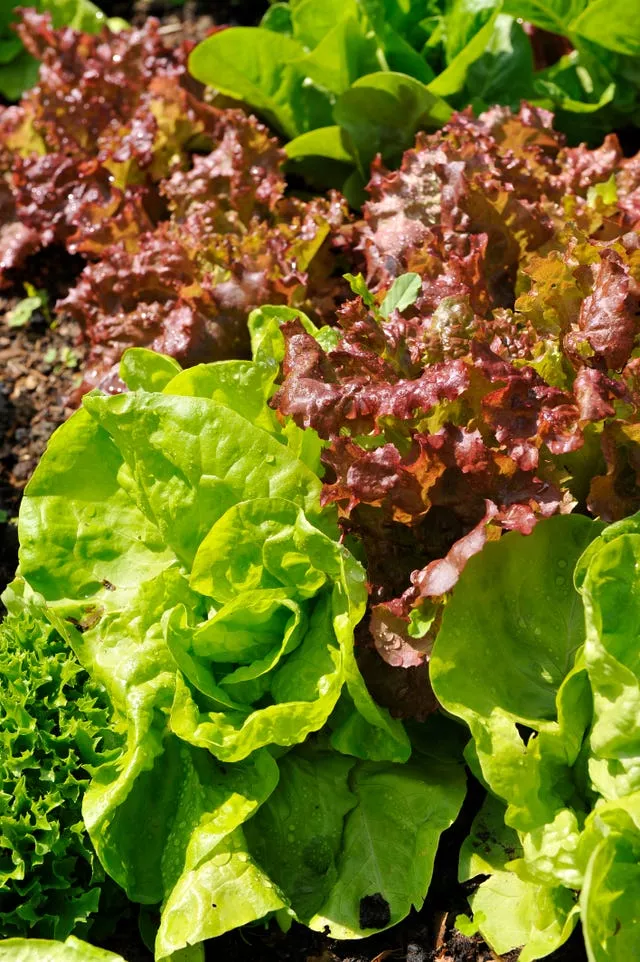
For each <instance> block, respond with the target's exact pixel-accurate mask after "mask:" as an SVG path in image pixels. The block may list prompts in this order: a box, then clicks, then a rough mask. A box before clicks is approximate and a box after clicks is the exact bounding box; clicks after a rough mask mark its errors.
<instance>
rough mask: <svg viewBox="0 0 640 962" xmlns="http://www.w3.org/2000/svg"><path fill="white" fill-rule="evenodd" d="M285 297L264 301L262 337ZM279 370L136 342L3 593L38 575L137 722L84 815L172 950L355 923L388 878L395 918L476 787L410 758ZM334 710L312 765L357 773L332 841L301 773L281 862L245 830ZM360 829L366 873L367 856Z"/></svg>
mask: <svg viewBox="0 0 640 962" xmlns="http://www.w3.org/2000/svg"><path fill="white" fill-rule="evenodd" d="M272 320H273V319H267V321H268V323H265V324H264V325H263V326H262V327H260V324H259V323H258V322H256V330H258V329H260V330H261V336H262V339H263V343H264V345H266V343H267V341H268V340H272V341H274V342H276V341H277V331H276V330H275V329H273V328H272V327H270V326H269V325H270V324H271V321H272ZM265 338H266V339H267V340H264V339H265ZM256 339H257V340H259V337H258V335H257V334H256ZM257 354H258V355H260V350H259V348H257ZM276 370H277V367H276V365H275V364H274V363H273V362H270V361H269V359H268V351H267V350H266V347H265V349H264V350H263V352H262V359H261V360H260V362H259V363H257V362H221V363H220V364H212V365H201V366H199V367H197V368H194V369H192V370H190V371H184V372H177V371H176V370H175V367H174V365H173V362H170V361H168V360H167V359H166V358H158V357H157V356H155V355H153V354H151V353H150V352H144V351H132V352H131V353H130V354H128V355H125V359H124V361H123V365H122V373H123V376H124V377H125V378H128V379H129V381H130V383H131V384H132V385H135V388H136V389H135V390H133V391H131V392H130V393H129V394H125V395H120V396H113V397H107V396H101V395H97V394H94V395H90V396H88V397H86V398H85V401H84V404H83V408H82V409H81V410H80V411H79V412H78V413H77V414H75V415H74V416H73V417H72V418H71V419H70V420H69V421H68V422H67V424H65V425H64V426H63V427H62V428H60V429H59V430H58V432H56V434H55V435H54V437H53V438H52V439H51V442H50V444H49V447H48V450H47V452H46V454H45V456H44V458H43V459H42V462H41V464H40V466H39V467H38V469H37V470H36V472H35V474H34V477H33V479H32V481H31V482H30V484H29V486H28V490H27V491H26V493H25V498H24V501H23V506H22V511H21V519H20V536H21V551H20V568H19V577H18V580H17V581H16V584H15V587H14V589H13V593H9V595H8V596H7V599H8V602H9V604H10V605H11V604H13V605H14V606H17V605H18V600H17V593H18V591H19V590H22V591H23V592H24V593H25V595H26V596H35V595H39V596H40V598H41V599H42V601H43V602H44V603H45V604H46V613H47V617H48V618H49V620H50V621H51V623H52V624H53V625H54V626H55V628H56V629H57V630H58V631H59V632H60V634H61V635H62V636H63V637H64V638H65V640H66V642H67V643H68V644H69V645H70V646H71V647H72V648H73V649H74V651H75V653H76V655H77V657H78V658H79V660H80V662H81V664H82V665H83V666H84V667H85V668H86V669H87V670H88V671H89V672H90V674H91V676H92V678H93V679H95V681H96V682H97V683H99V684H101V685H103V686H104V688H105V690H106V692H107V693H108V696H109V699H110V702H111V704H112V706H113V710H114V722H115V724H117V725H118V726H119V727H120V728H121V729H123V730H124V731H125V732H126V744H124V746H123V748H122V749H121V750H120V752H119V754H118V755H117V757H115V758H114V759H113V760H110V761H109V762H108V763H107V764H104V765H103V766H101V767H99V768H98V769H97V770H96V772H95V774H94V778H93V780H92V783H91V786H90V788H89V790H88V792H87V794H86V796H85V801H84V806H83V815H84V820H85V823H86V826H87V828H88V831H89V834H90V837H91V840H92V842H93V844H94V846H95V849H96V851H97V853H98V855H99V857H100V860H101V862H102V864H103V865H104V867H105V868H106V870H107V871H108V872H109V874H110V875H111V876H112V877H113V878H114V879H115V880H116V881H117V882H118V883H119V884H120V885H121V886H122V887H123V888H124V889H125V890H126V892H127V894H128V895H129V897H130V898H132V899H134V900H135V901H139V902H143V903H148V904H154V903H158V902H160V903H162V906H163V907H162V915H161V922H160V928H159V931H158V936H157V941H156V956H157V958H158V959H163V958H169V957H170V956H172V955H173V953H176V952H179V951H181V950H182V949H184V948H185V947H186V946H187V945H196V944H197V943H200V942H202V941H203V940H205V939H208V938H212V937H215V936H216V935H219V934H221V933H222V932H224V931H226V930H228V929H229V928H233V927H235V926H237V925H242V924H245V923H247V922H250V921H253V920H255V919H258V918H262V917H264V916H265V915H268V914H270V913H274V912H281V913H282V912H284V913H285V914H289V915H291V916H293V917H295V918H299V919H301V920H302V921H305V922H307V924H310V925H314V926H317V927H319V928H321V929H322V928H324V926H325V925H329V926H330V928H331V929H332V931H334V932H335V934H336V935H337V936H338V937H345V936H350V937H356V936H358V935H361V934H363V927H362V924H361V919H360V915H361V911H360V902H361V900H362V899H366V898H367V896H373V895H381V898H384V899H386V904H387V906H388V911H387V912H386V914H385V913H383V917H382V916H381V917H380V918H378V919H377V920H375V921H374V922H373V923H372V927H373V928H384V927H386V925H388V924H392V923H393V922H395V921H398V920H399V919H400V918H402V917H403V915H405V914H406V913H407V912H408V910H409V908H410V906H411V904H420V903H421V901H422V899H423V898H424V896H425V894H426V888H427V886H428V882H429V879H430V876H431V868H432V863H433V856H434V853H435V848H436V846H437V841H438V838H439V836H440V834H441V832H442V831H443V830H444V828H445V827H447V826H448V825H449V824H451V822H452V821H453V819H454V818H455V816H456V814H457V811H458V809H459V807H460V804H461V802H462V797H463V794H464V779H463V775H462V770H461V767H460V764H459V762H454V763H452V765H449V766H448V767H445V768H444V769H442V768H440V769H438V768H435V769H434V771H433V772H430V770H429V767H428V765H425V764H424V762H412V763H411V764H410V765H409V766H407V765H405V764H404V763H405V762H406V761H407V759H408V758H409V754H410V752H411V745H410V742H409V738H408V736H407V734H406V732H405V731H404V728H403V726H402V724H401V723H400V722H399V721H397V720H394V719H392V718H391V717H390V716H389V714H388V713H387V712H386V711H385V710H383V709H381V708H380V707H379V706H377V705H376V704H375V702H374V701H373V699H372V698H371V696H370V694H369V692H368V691H367V688H366V686H365V684H364V681H363V679H362V677H361V675H360V672H359V669H358V666H357V662H356V658H355V654H354V650H353V632H354V627H355V626H356V624H357V623H358V622H359V620H360V619H361V618H362V615H363V613H364V609H365V602H366V587H365V583H364V572H363V569H362V568H361V566H360V564H359V563H358V562H357V561H356V560H355V559H354V558H353V557H352V556H351V554H350V553H349V551H348V550H347V549H346V547H345V546H344V545H341V544H340V543H339V541H338V540H337V538H338V528H337V524H336V518H335V515H334V513H333V511H332V510H331V509H324V508H322V507H321V504H320V488H321V483H320V479H319V477H318V473H317V472H318V466H319V453H320V446H319V442H318V439H317V437H316V436H315V435H314V434H313V432H302V431H300V430H299V429H297V428H295V426H292V425H282V424H281V423H280V421H279V420H278V419H277V418H276V416H275V415H274V414H273V412H272V411H270V409H269V408H268V406H267V403H266V401H267V399H268V397H269V395H270V393H272V391H273V380H274V376H275V371H276ZM12 597H13V599H14V600H13V602H12V601H11V598H12ZM320 729H323V734H322V736H321V739H322V752H321V755H320V756H318V758H319V759H320V760H319V761H318V766H319V769H318V771H320V768H321V767H322V766H323V765H325V763H326V766H327V771H328V772H329V771H330V772H333V776H332V777H334V778H335V779H336V780H339V781H340V783H341V785H342V788H340V789H335V793H336V797H335V799H333V800H331V801H329V800H328V801H327V806H328V808H329V809H330V811H328V812H327V818H328V819H329V825H330V827H331V828H330V831H329V829H327V832H326V834H327V844H328V845H329V849H325V848H323V846H321V845H320V846H318V844H317V839H318V838H319V837H320V834H321V831H320V827H319V826H316V827H315V828H313V826H312V825H311V821H312V820H310V824H309V825H308V826H307V825H306V822H307V814H306V813H307V804H306V799H307V798H308V791H301V792H299V793H297V792H296V791H294V792H293V794H294V796H295V797H294V798H292V799H291V816H290V817H291V820H292V822H293V823H295V825H296V830H295V832H294V841H295V843H296V845H299V846H302V850H303V851H305V852H306V853H307V855H308V858H307V857H306V856H305V857H304V858H303V859H302V862H300V861H298V862H295V860H294V864H292V867H291V872H290V873H287V872H285V874H284V876H282V873H281V872H280V871H279V870H278V866H277V864H276V865H275V867H274V861H273V857H272V855H273V853H270V852H269V851H266V850H265V849H264V846H261V844H260V838H259V833H258V834H256V832H255V831H250V829H251V826H252V823H254V822H255V819H257V818H258V816H259V815H260V817H263V816H262V815H261V813H262V812H264V818H267V819H268V818H270V817H272V816H271V815H269V812H270V811H271V809H270V808H269V806H271V805H272V804H273V806H276V808H275V809H274V811H276V812H277V810H278V809H277V806H278V805H280V804H282V803H281V802H280V801H278V800H279V799H281V798H282V797H283V796H282V795H281V794H278V793H279V792H280V791H281V780H283V779H284V781H282V791H287V790H288V789H287V788H286V786H287V785H291V784H294V785H295V784H298V783H300V784H302V783H303V782H304V779H303V778H302V776H300V777H299V778H296V776H295V774H293V775H291V777H290V773H295V772H296V771H298V770H299V771H300V772H302V771H303V770H304V765H305V762H304V759H305V758H307V757H308V756H306V755H304V752H313V748H312V747H311V746H310V747H308V748H307V747H306V746H305V747H304V749H302V748H300V747H299V746H300V745H301V743H303V742H305V741H308V740H309V739H312V740H313V738H314V737H315V736H314V733H315V732H319V731H320ZM318 750H319V749H318ZM283 752H284V757H280V756H282V754H283ZM287 752H288V754H287ZM298 753H302V754H300V755H299V754H298ZM278 759H279V760H278ZM307 771H308V766H307ZM314 777H315V776H314ZM318 777H320V775H318ZM292 780H293V781H292ZM340 798H342V799H343V801H342V802H341V801H340ZM403 798H405V802H404V803H402V804H403V806H404V810H403V811H400V808H401V800H402V799H403ZM381 799H386V800H387V802H389V801H390V800H392V799H393V806H392V807H393V808H394V809H395V808H397V809H398V814H397V815H393V816H390V815H389V812H388V804H384V805H382V804H381ZM255 824H256V825H258V824H259V823H258V822H255ZM373 830H375V831H376V832H377V833H378V835H379V841H378V842H376V845H378V846H379V850H376V851H374V852H371V851H369V850H368V849H367V846H369V845H370V844H371V839H370V835H371V832H372V831H373ZM322 832H324V826H323V828H322ZM344 833H346V835H345V834H344ZM390 838H393V839H394V841H393V844H391V845H390V843H389V839H390ZM314 839H315V840H316V841H314ZM345 839H352V842H350V843H349V845H346V844H345V841H344V840H345ZM416 847H417V850H418V851H420V852H421V853H422V858H421V859H420V860H419V862H418V863H416V864H415V866H413V862H412V859H413V858H414V855H413V854H412V853H415V851H416ZM298 851H300V849H299V850H298ZM357 851H360V855H359V856H358V860H360V859H361V858H364V857H367V859H368V864H369V865H370V871H371V872H372V873H373V874H369V875H366V874H365V875H364V876H362V877H360V878H359V879H354V876H353V865H352V864H351V861H350V860H352V859H353V858H354V853H355V852H357ZM389 852H393V853H394V857H395V859H396V862H395V863H393V860H392V863H389V854H388V853H389ZM399 852H402V853H403V855H404V858H399V857H398V853H399ZM394 864H396V865H397V866H398V867H397V869H395V870H394V868H393V866H394ZM409 865H412V866H413V867H412V868H411V872H410V873H409V870H408V866H409ZM394 871H398V872H400V875H402V877H403V878H404V879H405V881H404V882H401V881H400V877H399V878H398V880H397V881H394V876H393V872H394ZM408 873H409V874H408ZM301 874H302V876H304V877H306V878H307V879H309V878H311V879H312V880H313V884H314V886H315V887H314V891H313V898H308V899H306V898H304V897H301V891H302V890H301V889H300V887H299V885H298V879H299V878H300V877H301ZM381 893H382V894H381ZM302 894H303V895H304V893H302ZM299 899H300V904H298V900H299Z"/></svg>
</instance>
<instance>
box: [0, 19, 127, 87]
mask: <svg viewBox="0 0 640 962" xmlns="http://www.w3.org/2000/svg"><path fill="white" fill-rule="evenodd" d="M19 6H20V4H19V3H14V2H12V0H7V3H6V4H3V7H2V9H1V10H0V94H1V95H2V96H3V97H6V98H7V100H17V99H18V98H19V97H20V95H21V94H22V93H23V92H24V91H25V90H28V89H29V87H32V86H33V85H34V84H35V82H36V80H37V77H38V61H37V60H36V58H35V57H34V56H32V55H31V53H30V52H28V51H27V50H25V48H24V46H23V44H22V40H21V39H19V38H18V36H17V35H16V33H15V30H14V29H13V28H14V27H15V24H16V22H17V21H16V20H15V19H14V17H15V11H16V8H18V7H19ZM29 6H31V7H34V8H35V9H36V10H37V11H38V12H39V13H50V14H51V19H52V22H53V25H54V26H55V27H72V28H73V29H74V30H83V31H85V32H86V33H98V32H99V31H100V30H102V29H104V27H107V26H108V27H109V28H110V29H111V30H112V31H116V30H121V29H123V27H126V23H125V21H124V20H120V19H119V18H118V17H106V16H105V14H104V13H102V11H101V10H100V9H98V7H97V6H96V5H95V4H94V3H91V0H33V3H30V4H29Z"/></svg>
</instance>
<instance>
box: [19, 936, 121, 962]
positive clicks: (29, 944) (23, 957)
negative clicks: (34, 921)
mask: <svg viewBox="0 0 640 962" xmlns="http://www.w3.org/2000/svg"><path fill="white" fill-rule="evenodd" d="M0 960H1V962H125V960H124V959H123V958H122V956H120V955H114V954H113V952H106V951H105V950H104V949H96V948H94V946H93V945H89V944H88V943H87V942H81V941H80V939H76V938H74V937H73V936H72V935H70V936H69V938H68V939H67V940H66V941H65V942H53V941H50V940H47V939H6V940H5V941H1V942H0Z"/></svg>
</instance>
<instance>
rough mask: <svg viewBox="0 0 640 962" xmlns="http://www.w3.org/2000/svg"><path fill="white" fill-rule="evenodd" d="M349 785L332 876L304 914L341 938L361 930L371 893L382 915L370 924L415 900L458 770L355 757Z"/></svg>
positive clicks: (390, 919)
mask: <svg viewBox="0 0 640 962" xmlns="http://www.w3.org/2000/svg"><path fill="white" fill-rule="evenodd" d="M350 785H351V791H352V792H353V793H354V795H355V797H356V799H357V805H356V807H355V808H353V809H352V811H350V812H349V813H348V815H347V818H346V823H345V827H344V836H343V847H342V852H341V857H340V859H339V861H338V865H337V871H338V878H337V881H336V883H335V884H334V885H333V887H332V890H331V894H330V896H329V898H328V899H327V901H326V902H325V903H324V905H323V906H322V907H321V908H320V909H319V910H318V912H317V914H316V915H315V916H314V917H313V918H312V919H311V920H310V921H309V925H310V927H311V928H313V929H316V930H317V931H320V932H327V934H330V935H331V936H332V937H333V938H342V939H345V938H354V937H357V936H359V935H362V934H366V931H367V927H366V923H365V925H364V926H363V925H361V908H364V907H366V904H367V903H366V901H365V902H364V905H362V900H366V899H367V898H371V897H373V896H377V897H378V904H380V900H382V902H381V904H382V905H383V906H384V905H385V903H386V905H387V906H388V915H387V916H386V918H385V917H384V916H383V918H382V919H380V920H379V922H371V923H370V925H369V928H371V929H373V928H375V929H381V928H387V927H388V926H389V925H394V924H395V923H396V922H398V921H399V920H400V919H402V918H404V917H405V916H406V915H407V914H408V912H409V910H410V908H411V906H412V905H413V906H415V907H416V908H420V907H421V905H422V902H423V900H424V897H425V895H426V892H427V888H428V886H429V882H430V880H431V873H432V870H433V860H434V857H435V853H436V848H437V845H438V841H439V838H440V835H441V833H442V832H443V831H444V830H445V829H446V828H448V827H449V826H450V825H451V824H452V822H453V821H454V819H455V818H456V816H457V814H458V811H459V809H460V806H461V804H462V800H463V798H464V794H465V779H464V773H463V770H462V768H461V767H460V766H459V765H456V764H450V765H448V766H446V765H445V766H441V767H438V766H437V765H433V766H431V767H429V768H425V767H423V766H421V765H420V764H418V763H413V762H412V763H409V764H405V765H388V764H376V763H372V762H361V763H359V764H358V766H357V768H356V769H355V770H354V772H353V774H352V776H351V779H350ZM365 918H366V914H365ZM327 926H328V931H327V929H326V928H325V927H327ZM363 929H364V931H363Z"/></svg>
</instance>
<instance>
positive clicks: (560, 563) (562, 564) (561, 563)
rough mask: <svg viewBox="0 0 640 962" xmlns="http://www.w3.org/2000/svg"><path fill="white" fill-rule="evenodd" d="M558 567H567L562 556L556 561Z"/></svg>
mask: <svg viewBox="0 0 640 962" xmlns="http://www.w3.org/2000/svg"><path fill="white" fill-rule="evenodd" d="M558 567H559V568H566V567H567V562H566V561H565V560H564V558H560V561H559V562H558Z"/></svg>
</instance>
